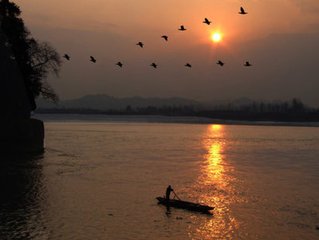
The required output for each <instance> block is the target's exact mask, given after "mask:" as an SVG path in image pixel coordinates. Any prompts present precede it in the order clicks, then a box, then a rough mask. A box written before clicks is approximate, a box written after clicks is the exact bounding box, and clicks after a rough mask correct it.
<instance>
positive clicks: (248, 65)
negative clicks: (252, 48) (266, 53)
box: [244, 61, 252, 67]
mask: <svg viewBox="0 0 319 240" xmlns="http://www.w3.org/2000/svg"><path fill="white" fill-rule="evenodd" d="M244 66H245V67H250V66H252V65H251V63H250V62H248V61H246V62H245V64H244Z"/></svg>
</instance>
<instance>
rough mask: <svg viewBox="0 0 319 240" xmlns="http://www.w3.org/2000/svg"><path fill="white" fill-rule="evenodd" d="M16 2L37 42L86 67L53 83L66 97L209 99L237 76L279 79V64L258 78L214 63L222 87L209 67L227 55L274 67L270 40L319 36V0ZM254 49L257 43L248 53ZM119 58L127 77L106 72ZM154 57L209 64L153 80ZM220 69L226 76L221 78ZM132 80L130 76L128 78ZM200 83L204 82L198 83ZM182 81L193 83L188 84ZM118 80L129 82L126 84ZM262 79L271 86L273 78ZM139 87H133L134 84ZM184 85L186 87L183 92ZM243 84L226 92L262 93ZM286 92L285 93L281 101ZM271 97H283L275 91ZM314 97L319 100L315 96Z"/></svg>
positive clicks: (234, 59)
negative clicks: (218, 35)
mask: <svg viewBox="0 0 319 240" xmlns="http://www.w3.org/2000/svg"><path fill="white" fill-rule="evenodd" d="M15 2H16V3H17V4H18V5H19V6H20V7H21V10H22V11H23V18H24V19H25V21H26V24H27V26H28V27H29V29H30V30H31V32H32V33H33V34H34V35H35V36H36V37H38V38H39V39H41V40H45V41H49V42H51V43H52V44H53V45H54V46H55V47H56V48H57V49H58V51H61V53H64V52H69V53H70V54H71V55H72V56H75V57H76V58H77V59H73V60H74V61H75V63H77V66H80V68H77V67H76V65H75V63H72V64H73V65H72V64H71V63H70V64H68V65H72V66H68V65H67V64H65V66H64V67H63V70H62V72H61V79H59V80H57V81H55V80H54V82H53V85H54V86H55V87H56V88H57V91H58V92H60V94H61V95H62V98H70V97H77V96H80V95H83V94H94V93H97V92H98V91H105V92H103V93H106V94H110V95H119V96H128V95H145V96H147V95H155V94H156V93H157V95H159V96H168V95H182V96H185V97H191V98H197V99H200V98H203V99H208V98H209V97H210V96H209V93H208V92H207V90H206V89H207V88H208V87H210V86H214V87H216V86H217V87H218V89H219V90H220V91H224V92H227V90H229V88H230V87H231V86H234V84H235V86H237V85H238V84H240V83H239V82H236V81H238V79H234V76H236V78H238V76H240V78H241V79H245V81H244V80H243V84H248V82H250V81H255V80H254V79H256V76H257V75H265V71H267V72H266V73H267V74H266V75H270V76H273V75H274V76H275V75H276V74H277V73H276V72H275V70H276V69H275V70H274V68H275V67H274V66H271V67H270V68H269V69H266V68H262V69H259V70H258V71H259V72H257V70H253V71H255V72H254V73H252V74H251V75H247V74H246V73H243V72H242V69H241V68H240V67H239V68H238V67H237V65H236V67H233V68H232V70H231V71H230V70H227V73H226V71H225V73H220V71H219V70H220V69H218V68H217V66H214V65H213V67H212V69H213V70H214V73H213V74H214V75H215V76H217V77H218V78H221V79H223V80H224V81H227V82H228V83H226V84H223V83H222V82H219V81H217V80H216V81H215V83H214V84H212V80H211V79H210V76H211V74H212V73H210V71H211V69H210V68H209V67H207V66H208V65H207V64H206V65H205V63H204V62H206V61H211V62H213V61H214V62H215V60H216V59H217V58H225V60H227V61H230V64H233V65H234V66H235V64H238V65H240V64H241V63H242V62H243V61H244V60H246V59H247V58H249V59H251V61H254V60H259V61H261V62H262V61H266V62H267V61H268V60H269V61H270V59H268V60H267V57H270V56H265V58H262V55H261V54H266V53H267V54H268V55H271V54H270V53H269V50H267V49H265V47H264V45H265V44H266V43H265V41H267V42H271V41H274V40H275V38H277V37H278V38H279V39H278V42H282V44H284V42H285V40H283V39H281V38H284V39H285V38H290V37H289V34H292V35H294V36H295V35H296V36H298V37H302V35H305V36H308V35H309V36H312V35H316V34H318V30H317V29H318V24H319V1H318V0H303V1H299V0H223V1H221V0H194V1H185V0H183V1H181V0H174V1H172V0H152V1H149V0H147V1H146V0H138V1H136V0H122V1H118V0H90V1H87V0H86V1H84V0H77V1H74V0H68V1H62V0H55V1H53V0H46V1H39V0H28V1H22V0H18V1H15ZM301 2H302V4H301ZM240 6H243V7H245V9H246V10H247V12H248V14H247V15H244V16H242V15H239V14H238V11H239V7H240ZM205 17H207V18H209V19H210V20H212V21H213V24H212V25H211V26H207V25H204V24H203V23H202V21H203V19H204V18H205ZM181 24H183V25H185V26H186V28H187V29H188V30H187V31H185V32H183V33H181V32H179V31H177V28H178V27H179V26H180V25H181ZM215 30H219V31H221V32H222V33H223V35H224V40H223V42H222V43H221V44H219V45H218V46H216V45H214V44H212V43H211V40H210V35H211V32H213V31H215ZM162 34H167V35H169V37H170V41H169V44H167V45H165V46H163V42H162V41H161V39H160V38H159V36H161V35H162ZM137 41H143V42H145V49H144V52H143V53H141V51H139V50H140V49H137V48H136V47H135V43H136V42H137ZM296 42H298V40H296ZM300 44H302V43H300ZM247 45H251V46H252V48H251V49H248V51H247V49H246V48H247ZM269 45H271V43H269ZM268 47H269V46H268ZM296 47H300V46H291V50H293V49H295V48H296ZM278 48H279V49H280V47H278ZM243 51H245V52H244V53H243ZM285 51H286V52H287V51H288V52H289V51H290V50H289V49H287V50H285ZM286 52H283V53H282V54H281V56H282V55H287V54H286ZM245 53H247V54H245ZM91 54H95V56H96V57H97V58H98V60H99V61H98V63H99V64H101V65H98V66H97V67H96V69H88V70H87V71H88V72H89V73H92V76H90V75H89V73H88V72H86V73H85V74H81V73H79V72H80V69H82V67H83V66H84V65H85V64H86V62H85V61H84V60H83V58H84V56H86V55H91ZM244 54H245V55H244ZM178 56H180V57H178ZM300 57H302V56H300ZM307 57H309V56H308V55H307ZM296 58H297V56H296ZM120 59H123V61H126V62H127V63H130V64H131V66H132V68H131V69H130V70H126V73H125V74H122V75H121V74H120V75H118V73H114V72H113V69H112V70H105V69H103V67H102V66H106V65H109V64H112V65H113V62H114V61H118V60H120ZM153 59H154V61H155V60H157V61H159V62H160V63H161V65H163V64H167V65H169V66H172V65H174V64H176V63H177V62H178V61H179V62H180V64H184V63H185V62H191V61H193V62H194V63H196V64H200V65H202V67H201V68H198V69H197V70H194V69H193V70H194V71H193V72H192V73H187V74H185V73H184V69H182V72H180V70H174V69H172V68H169V66H167V69H166V70H165V72H162V73H161V74H159V73H156V74H157V75H155V76H154V75H151V74H153V73H149V69H146V70H145V69H143V68H141V67H140V65H141V64H146V63H147V64H148V62H150V61H152V60H153ZM101 61H103V64H104V65H103V64H102V63H101ZM167 61H169V62H167ZM290 61H291V57H289V58H287V62H285V61H283V62H284V63H286V65H285V66H286V68H287V71H288V70H289V68H290V66H291V62H290ZM134 64H135V65H134ZM133 66H134V69H133ZM90 67H91V66H90ZM216 69H217V71H219V72H217V73H216ZM75 71H77V72H75ZM91 71H92V72H91ZM272 71H273V74H272ZM93 72H94V73H93ZM315 73H316V72H315ZM315 73H313V74H315ZM243 74H244V75H243ZM285 74H286V73H282V75H281V76H280V78H279V77H278V76H277V77H278V80H280V79H281V78H282V77H284V76H285ZM287 74H288V73H287ZM277 75H278V74H277ZM106 76H107V78H108V79H112V80H109V81H110V82H108V81H107V80H105V78H106ZM89 77H90V78H91V79H92V78H94V80H91V81H93V82H95V83H96V84H95V86H94V84H92V85H89V84H90V83H89V82H88V80H87V79H86V78H89ZM268 77H269V76H268ZM287 77H289V74H288V75H287ZM311 77H312V76H311ZM128 78H131V79H130V80H128ZM141 78H145V79H144V82H147V81H148V80H147V79H149V78H154V81H162V82H165V84H163V85H161V84H159V85H158V86H157V88H156V89H152V88H151V86H145V84H143V83H144V82H143V81H142V80H141ZM177 78H178V79H177ZM198 78H200V80H199V81H198ZM66 79H67V80H66ZM75 79H76V80H75ZM114 79H117V80H116V81H115V80H114ZM132 79H133V81H132ZM134 79H136V81H135V80H134ZM163 79H164V80H163ZM181 79H186V82H185V81H184V82H183V81H182V80H181ZM113 80H114V82H112V81H113ZM66 81H68V83H66ZM75 81H80V85H81V88H79V89H78V90H74V89H72V88H71V87H70V86H72V84H74V82H75ZM119 81H121V82H122V83H121V84H119V83H118V82H119ZM260 81H267V79H261V80H260ZM62 82H63V83H62ZM102 82H103V83H105V85H103V84H102ZM132 82H134V86H130V84H131V83H132ZM91 83H92V82H91ZM173 83H174V84H173ZM230 83H231V84H230ZM167 84H172V87H171V89H169V91H167V90H168V87H167ZM181 84H182V85H183V89H184V90H182V89H181V88H180V86H181ZM155 85H156V84H155ZM111 86H112V87H111ZM142 86H143V87H145V88H146V90H145V91H142V90H141V88H142ZM194 86H196V88H197V89H198V93H197V94H194V93H193V94H191V90H192V89H193V87H194ZM244 86H245V85H244ZM244 86H243V87H242V88H243V89H244V90H245V91H240V89H238V92H237V93H236V94H234V92H233V91H231V93H229V94H225V95H226V97H227V98H231V97H232V96H234V97H239V96H246V95H247V97H249V96H251V97H255V96H254V95H257V96H258V94H256V93H257V92H258V91H259V90H260V89H257V88H258V86H255V87H256V91H255V92H254V91H253V89H251V90H250V91H247V88H248V87H251V85H250V84H248V85H247V86H245V87H244ZM296 86H297V84H296ZM296 86H295V87H296ZM126 87H127V89H125V88H126ZM263 88H264V87H263ZM128 89H130V90H128ZM305 92H306V89H304V91H303V92H302V93H301V92H300V93H298V91H296V90H294V91H291V93H290V94H289V93H287V94H286V93H285V94H284V95H283V94H281V95H282V96H284V97H290V96H292V97H293V96H294V95H298V94H300V97H301V98H302V97H303V94H304V93H305ZM98 93H101V92H98ZM281 95H280V94H278V98H280V97H281ZM222 97H223V96H218V97H217V98H222ZM271 97H273V98H275V97H277V96H276V95H274V94H272V96H271ZM296 97H298V96H296ZM310 100H311V101H317V99H316V98H315V97H312V98H311V99H310ZM318 100H319V99H318ZM318 104H319V101H318Z"/></svg>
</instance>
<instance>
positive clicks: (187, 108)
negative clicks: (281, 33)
mask: <svg viewBox="0 0 319 240" xmlns="http://www.w3.org/2000/svg"><path fill="white" fill-rule="evenodd" d="M35 113H36V114H49V115H52V114H63V115H64V116H66V115H69V117H66V118H67V119H68V118H70V116H71V115H73V117H71V118H72V119H74V116H75V115H78V116H79V115H81V116H84V115H86V116H92V115H95V116H97V115H99V116H100V117H99V118H101V119H102V118H103V116H104V118H105V116H108V117H107V118H108V119H112V118H113V119H117V120H118V121H123V119H126V120H128V119H129V120H131V121H136V120H137V119H139V120H141V121H144V120H146V121H148V122H149V121H158V120H160V121H164V122H176V121H177V122H191V123H213V124H214V123H215V124H244V125H281V126H286V125H288V126H319V109H316V108H310V107H307V106H305V105H304V104H303V103H302V102H301V101H300V100H298V99H292V100H291V101H289V102H274V103H265V102H254V101H251V102H249V103H246V104H241V105H238V104H231V103H230V104H225V105H218V106H214V107H212V106H211V107H203V106H199V105H196V106H193V105H182V106H176V105H171V106H146V107H133V106H131V105H127V106H126V107H124V108H123V107H122V108H117V109H109V110H101V109H92V108H80V107H76V108H75V107H74V108H72V107H63V106H56V107H51V108H39V109H38V110H37V111H36V112H35ZM169 118H170V119H169ZM74 120H76V119H74Z"/></svg>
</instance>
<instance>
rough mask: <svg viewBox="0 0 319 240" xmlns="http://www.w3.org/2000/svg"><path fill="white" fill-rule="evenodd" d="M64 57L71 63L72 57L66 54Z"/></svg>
mask: <svg viewBox="0 0 319 240" xmlns="http://www.w3.org/2000/svg"><path fill="white" fill-rule="evenodd" d="M63 57H64V58H65V59H66V60H68V61H70V59H71V57H70V56H69V55H68V54H64V55H63Z"/></svg>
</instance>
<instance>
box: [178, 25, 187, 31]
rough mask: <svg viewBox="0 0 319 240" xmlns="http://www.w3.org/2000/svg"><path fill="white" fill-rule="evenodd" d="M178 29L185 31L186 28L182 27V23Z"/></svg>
mask: <svg viewBox="0 0 319 240" xmlns="http://www.w3.org/2000/svg"><path fill="white" fill-rule="evenodd" d="M178 30H179V31H186V28H185V27H184V25H181V26H180V27H179V29H178Z"/></svg>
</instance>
